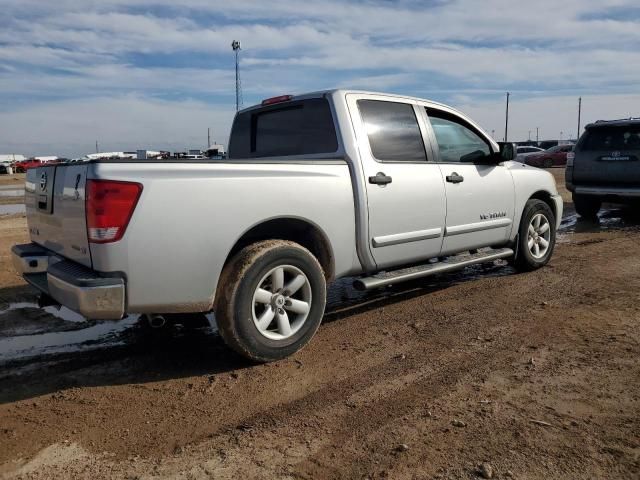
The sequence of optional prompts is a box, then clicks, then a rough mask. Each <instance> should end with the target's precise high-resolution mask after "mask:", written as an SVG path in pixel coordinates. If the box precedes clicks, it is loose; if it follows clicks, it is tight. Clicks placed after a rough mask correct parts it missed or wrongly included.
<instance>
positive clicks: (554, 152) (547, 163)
mask: <svg viewBox="0 0 640 480" xmlns="http://www.w3.org/2000/svg"><path fill="white" fill-rule="evenodd" d="M573 147H574V145H573V144H567V145H556V146H555V147H551V148H549V149H548V150H545V151H544V152H540V153H532V154H531V155H527V156H526V157H525V158H524V163H526V164H527V165H531V166H532V167H541V168H549V167H564V166H565V165H566V164H567V153H569V152H571V151H572V150H573Z"/></svg>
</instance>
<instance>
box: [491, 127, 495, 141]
mask: <svg viewBox="0 0 640 480" xmlns="http://www.w3.org/2000/svg"><path fill="white" fill-rule="evenodd" d="M491 138H493V139H494V140H495V139H496V129H495V128H494V129H493V130H491Z"/></svg>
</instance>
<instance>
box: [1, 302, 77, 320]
mask: <svg viewBox="0 0 640 480" xmlns="http://www.w3.org/2000/svg"><path fill="white" fill-rule="evenodd" d="M22 308H40V307H38V304H37V303H33V302H17V303H10V304H9V306H8V307H7V308H5V309H3V310H0V315H3V314H5V313H7V312H12V311H14V310H20V309H22ZM40 309H41V310H44V311H45V312H47V313H48V314H49V315H52V316H54V317H56V318H59V319H60V320H66V321H68V322H76V323H84V322H86V319H85V318H84V317H83V316H82V315H80V314H79V313H76V312H74V311H73V310H69V309H68V308H67V307H60V308H58V307H54V306H49V307H44V308H40Z"/></svg>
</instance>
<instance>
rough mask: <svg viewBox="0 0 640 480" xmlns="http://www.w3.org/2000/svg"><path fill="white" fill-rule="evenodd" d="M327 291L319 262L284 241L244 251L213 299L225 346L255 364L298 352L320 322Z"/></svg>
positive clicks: (233, 261) (227, 268) (223, 277)
mask: <svg viewBox="0 0 640 480" xmlns="http://www.w3.org/2000/svg"><path fill="white" fill-rule="evenodd" d="M326 296H327V287H326V281H325V277H324V272H323V270H322V267H321V266H320V263H319V262H318V260H317V259H316V258H315V257H314V256H313V255H312V254H311V252H309V251H308V250H307V249H306V248H304V247H302V246H300V245H299V244H297V243H294V242H289V241H284V240H267V241H263V242H259V243H255V244H253V245H249V246H248V247H245V248H244V249H242V250H241V251H240V252H238V253H237V254H236V255H235V256H234V257H233V258H232V259H231V260H230V261H229V262H228V263H227V265H226V266H225V268H224V270H223V272H222V275H221V276H220V280H219V285H218V291H217V296H216V309H215V313H216V321H217V323H218V328H219V330H220V334H221V335H222V338H223V339H224V341H225V343H226V344H227V345H228V346H229V347H231V348H232V349H233V350H235V351H236V352H238V353H239V354H240V355H242V356H244V357H246V358H248V359H250V360H252V361H256V362H271V361H274V360H280V359H282V358H285V357H287V356H289V355H292V354H293V353H295V352H297V351H298V350H300V349H301V348H302V347H304V346H305V345H306V344H307V343H308V342H309V340H311V337H313V335H314V334H315V333H316V330H317V329H318V327H319V326H320V322H321V321H322V315H323V314H324V308H325V303H326Z"/></svg>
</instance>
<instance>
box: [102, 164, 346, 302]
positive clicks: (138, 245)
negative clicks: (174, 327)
mask: <svg viewBox="0 0 640 480" xmlns="http://www.w3.org/2000/svg"><path fill="white" fill-rule="evenodd" d="M89 178H105V179H112V180H129V181H138V182H141V183H142V184H143V191H142V195H141V197H140V200H139V202H138V205H137V207H136V210H135V212H134V214H133V217H132V218H131V221H130V223H129V226H128V228H127V231H126V233H125V236H124V237H123V239H122V240H120V241H119V242H116V243H113V244H103V245H93V244H92V245H91V255H92V260H93V267H94V269H96V270H98V271H103V272H113V271H118V272H122V273H124V274H125V276H126V279H127V311H128V312H146V313H150V312H158V313H168V312H189V311H206V310H208V309H210V308H211V307H212V305H213V301H214V294H215V291H216V287H217V281H218V277H219V275H220V273H221V271H222V267H223V265H224V262H225V260H226V258H227V256H228V254H229V252H230V250H231V249H232V247H233V246H234V244H235V243H236V241H237V240H238V239H239V238H240V237H241V236H242V235H243V234H244V233H245V232H246V231H248V230H249V229H251V228H252V227H254V226H255V225H258V224H260V223H262V222H264V221H266V220H269V219H274V218H299V219H304V220H307V221H309V222H310V223H312V224H315V225H316V226H317V227H318V228H319V229H320V230H321V231H322V232H323V233H324V234H325V236H326V237H327V239H328V240H329V241H330V243H331V246H332V249H333V256H334V262H335V273H336V276H341V275H344V274H346V273H348V272H350V271H352V270H353V269H354V268H356V266H357V265H358V263H357V256H356V253H355V219H354V206H353V193H352V189H351V182H350V177H349V170H348V167H347V165H346V163H343V162H324V163H323V162H313V163H295V164H292V163H286V164H278V163H269V164H261V163H242V162H238V163H185V164H181V163H166V164H162V163H96V164H92V167H91V170H90V173H89ZM274 233H276V234H277V232H274Z"/></svg>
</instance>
